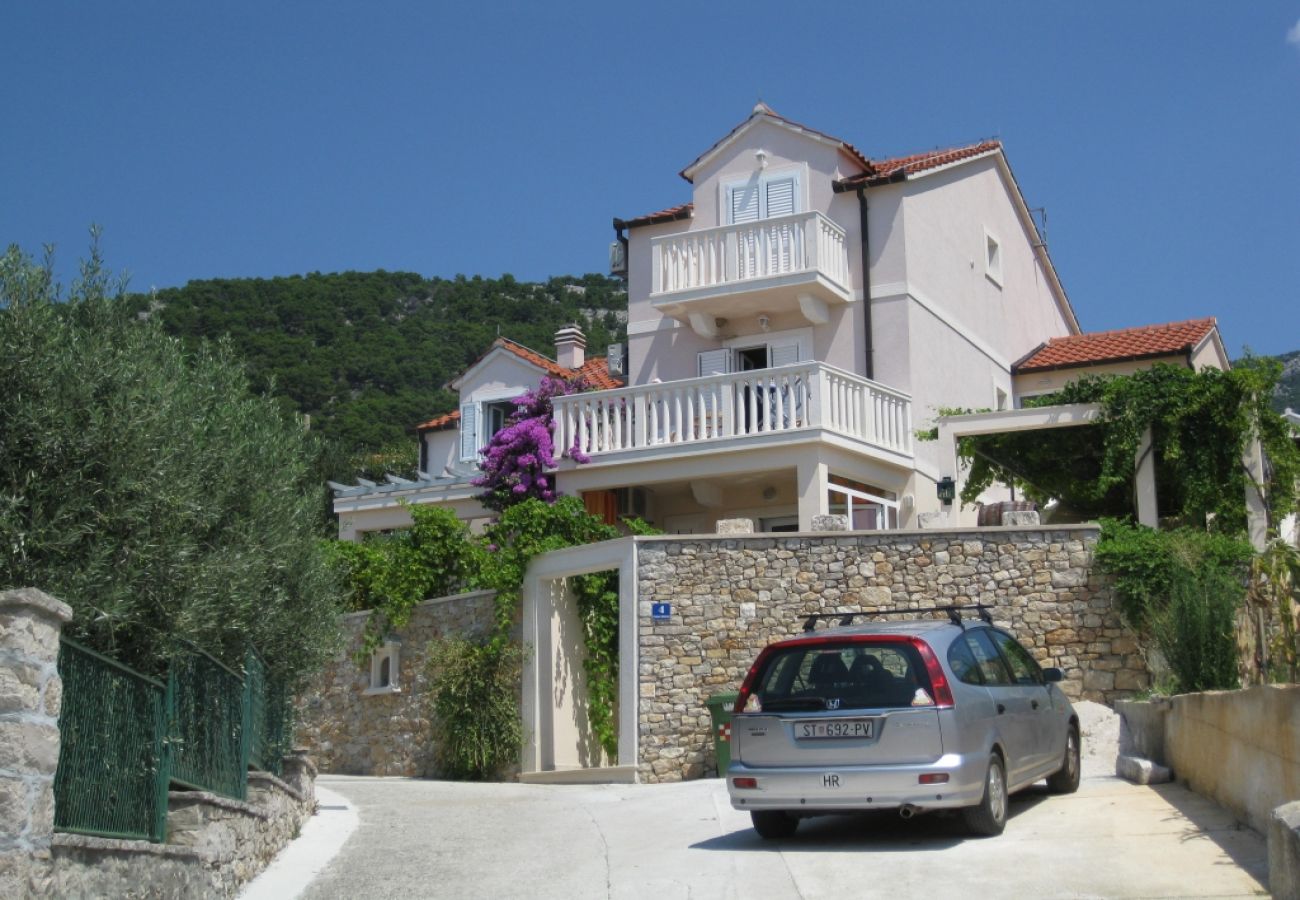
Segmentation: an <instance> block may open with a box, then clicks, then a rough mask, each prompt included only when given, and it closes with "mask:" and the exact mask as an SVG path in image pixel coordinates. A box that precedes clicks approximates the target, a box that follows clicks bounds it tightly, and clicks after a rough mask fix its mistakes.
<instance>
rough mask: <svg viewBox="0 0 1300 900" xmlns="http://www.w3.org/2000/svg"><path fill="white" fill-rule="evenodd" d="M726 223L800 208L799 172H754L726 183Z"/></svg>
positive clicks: (760, 217) (759, 217)
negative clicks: (759, 173)
mask: <svg viewBox="0 0 1300 900" xmlns="http://www.w3.org/2000/svg"><path fill="white" fill-rule="evenodd" d="M725 196H726V210H727V224H728V225H740V224H741V223H744V222H756V221H758V220H759V219H774V218H776V217H777V216H788V215H792V214H794V213H797V212H799V207H800V205H801V204H800V203H799V174H798V173H797V172H790V171H785V172H774V173H773V174H771V175H755V176H753V177H751V178H749V179H748V180H747V181H739V182H732V183H731V184H728V185H727V186H726V190H725Z"/></svg>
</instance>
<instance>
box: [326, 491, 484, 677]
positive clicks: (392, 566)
mask: <svg viewBox="0 0 1300 900" xmlns="http://www.w3.org/2000/svg"><path fill="white" fill-rule="evenodd" d="M407 512H409V513H410V515H411V520H412V524H411V527H410V528H404V529H401V530H400V531H396V532H394V533H393V534H387V535H384V534H381V535H375V536H373V537H369V538H367V539H366V540H364V541H362V542H360V543H354V542H352V541H329V542H327V544H326V552H327V554H328V555H329V556H330V558H331V559H332V560H333V561H334V564H335V565H336V566H337V567H338V571H339V573H340V575H341V576H342V578H343V581H344V583H345V584H346V585H347V586H348V588H349V589H350V592H351V596H350V605H351V607H352V608H353V609H355V610H364V609H368V610H371V611H372V612H371V615H370V618H369V619H367V620H366V627H365V631H364V632H363V633H362V646H361V649H360V650H359V651H358V654H357V656H358V659H366V658H368V657H369V656H370V654H371V653H373V652H374V650H375V648H376V647H377V646H379V643H380V642H381V641H382V640H383V636H384V635H385V634H386V633H387V632H389V631H393V630H397V629H400V628H402V627H403V626H405V625H406V623H407V622H409V621H410V619H411V611H412V610H413V609H415V607H416V605H417V604H419V603H420V602H422V601H424V600H427V599H429V598H430V597H442V596H446V595H447V594H452V593H455V592H456V591H457V590H460V589H461V588H462V587H463V586H464V585H465V583H466V581H467V579H468V578H469V574H470V572H471V570H472V569H473V568H474V565H473V563H474V560H475V558H476V557H477V555H478V552H479V551H478V548H477V547H476V545H475V544H474V542H472V541H471V540H469V529H467V528H466V527H465V523H464V522H461V521H460V520H459V519H457V518H456V514H455V513H454V512H452V511H451V510H450V509H447V508H446V507H440V506H409V507H407Z"/></svg>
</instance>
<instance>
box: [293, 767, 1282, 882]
mask: <svg viewBox="0 0 1300 900" xmlns="http://www.w3.org/2000/svg"><path fill="white" fill-rule="evenodd" d="M1085 776H1086V777H1085V778H1084V781H1083V784H1082V786H1081V788H1080V790H1079V792H1078V793H1077V794H1074V795H1072V796H1068V797H1053V796H1049V795H1048V794H1046V793H1045V792H1043V791H1040V790H1039V789H1033V790H1032V791H1030V792H1028V793H1025V794H1021V795H1018V796H1017V797H1015V798H1013V799H1012V804H1011V817H1010V820H1009V821H1008V823H1007V830H1006V832H1005V834H1003V835H1002V836H1001V837H998V838H992V839H983V840H980V839H974V838H968V837H966V836H965V834H964V833H963V831H962V829H961V824H960V821H959V820H957V819H955V818H951V817H949V818H941V817H938V816H921V817H917V818H916V819H913V820H912V821H910V822H904V821H902V820H901V819H900V818H899V817H898V816H897V815H895V814H884V813H879V814H871V815H858V816H835V817H825V818H819V819H811V820H805V821H804V822H803V823H802V824H801V825H800V826H799V832H798V834H797V835H796V836H795V837H794V838H791V839H790V840H787V841H780V842H775V843H772V842H767V841H763V840H761V839H759V838H758V836H757V835H756V834H754V832H753V831H752V830H751V829H750V827H749V817H748V815H747V814H744V813H739V812H736V811H734V810H732V809H731V807H730V805H729V804H728V803H727V796H726V790H725V789H724V787H723V784H722V782H721V781H719V780H716V779H714V780H707V781H694V782H687V783H684V784H669V785H596V786H543V785H520V784H456V783H449V782H436V781H415V780H410V779H395V778H349V777H331V776H323V777H322V778H321V781H320V784H321V786H322V787H326V788H329V789H330V790H332V791H335V792H336V793H338V794H341V795H343V796H344V797H346V798H348V800H349V801H351V802H352V803H353V804H355V805H356V807H357V808H358V811H359V813H360V819H361V824H360V827H359V828H358V829H357V830H356V831H355V832H354V833H353V835H352V837H351V838H350V839H349V840H348V842H347V843H346V844H345V845H344V847H343V850H342V852H341V853H340V854H339V855H338V856H337V857H336V858H335V859H334V860H333V862H332V863H331V864H330V865H329V866H328V867H327V868H326V869H325V871H324V872H322V873H321V875H320V876H319V877H318V878H317V879H316V880H315V881H314V882H313V883H312V884H311V886H310V887H309V888H308V890H307V891H306V893H305V894H304V896H307V897H312V898H339V897H385V898H389V897H455V898H477V897H482V898H494V900H496V898H502V897H530V898H531V897H539V898H540V897H555V898H565V900H570V898H586V897H591V898H596V897H600V898H641V897H646V898H651V897H653V898H676V897H682V898H686V897H690V898H712V897H719V898H754V897H762V898H785V897H792V898H812V897H849V896H852V897H890V898H906V897H924V898H927V900H931V898H945V897H960V898H963V900H969V898H971V897H980V896H990V895H994V896H998V897H1004V898H1014V897H1105V898H1110V897H1249V896H1258V895H1260V894H1264V895H1267V891H1266V890H1265V887H1264V885H1265V883H1266V881H1267V850H1266V847H1265V843H1264V840H1263V839H1262V838H1261V837H1260V836H1259V835H1257V834H1255V833H1254V832H1252V831H1249V830H1246V829H1241V828H1238V827H1237V825H1236V823H1235V822H1234V821H1233V820H1232V818H1231V817H1230V816H1228V815H1227V814H1226V813H1224V812H1223V811H1222V810H1220V809H1219V808H1218V807H1217V806H1215V805H1214V804H1212V803H1210V802H1208V801H1206V800H1203V799H1201V798H1200V797H1198V796H1197V795H1195V794H1193V793H1191V792H1189V791H1187V790H1186V789H1184V788H1182V787H1179V786H1176V785H1162V786H1160V787H1155V788H1149V787H1139V786H1136V785H1132V784H1129V783H1127V782H1125V781H1121V780H1119V779H1117V778H1114V777H1108V776H1105V775H1099V774H1097V773H1091V774H1089V773H1088V770H1087V769H1086V768H1085Z"/></svg>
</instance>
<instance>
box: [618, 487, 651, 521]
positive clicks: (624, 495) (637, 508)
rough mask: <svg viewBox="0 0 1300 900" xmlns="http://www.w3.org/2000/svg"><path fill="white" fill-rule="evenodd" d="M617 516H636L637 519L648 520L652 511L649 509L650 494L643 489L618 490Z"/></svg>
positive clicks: (626, 488)
mask: <svg viewBox="0 0 1300 900" xmlns="http://www.w3.org/2000/svg"><path fill="white" fill-rule="evenodd" d="M614 493H615V494H616V495H617V496H618V514H619V515H620V516H636V517H637V518H638V519H650V518H651V517H652V515H653V512H654V510H653V509H652V507H651V503H650V499H651V495H650V492H649V491H647V490H646V489H645V488H643V487H625V488H618V489H617V490H616V491H615V492H614Z"/></svg>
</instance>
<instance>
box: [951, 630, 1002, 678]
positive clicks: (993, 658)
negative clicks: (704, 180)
mask: <svg viewBox="0 0 1300 900" xmlns="http://www.w3.org/2000/svg"><path fill="white" fill-rule="evenodd" d="M962 638H963V640H965V642H966V644H967V645H968V646H969V648H970V651H971V655H972V656H974V657H975V664H976V665H977V666H979V670H980V677H981V678H983V679H984V683H985V684H987V685H1007V684H1012V683H1013V682H1012V680H1011V673H1010V672H1008V671H1007V667H1006V664H1005V663H1003V662H1002V656H1001V654H999V653H998V648H997V647H995V646H993V641H992V640H991V639H990V638H989V634H988V629H985V628H979V629H975V630H972V631H968V632H966V633H965V634H964V635H963V636H962Z"/></svg>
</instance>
